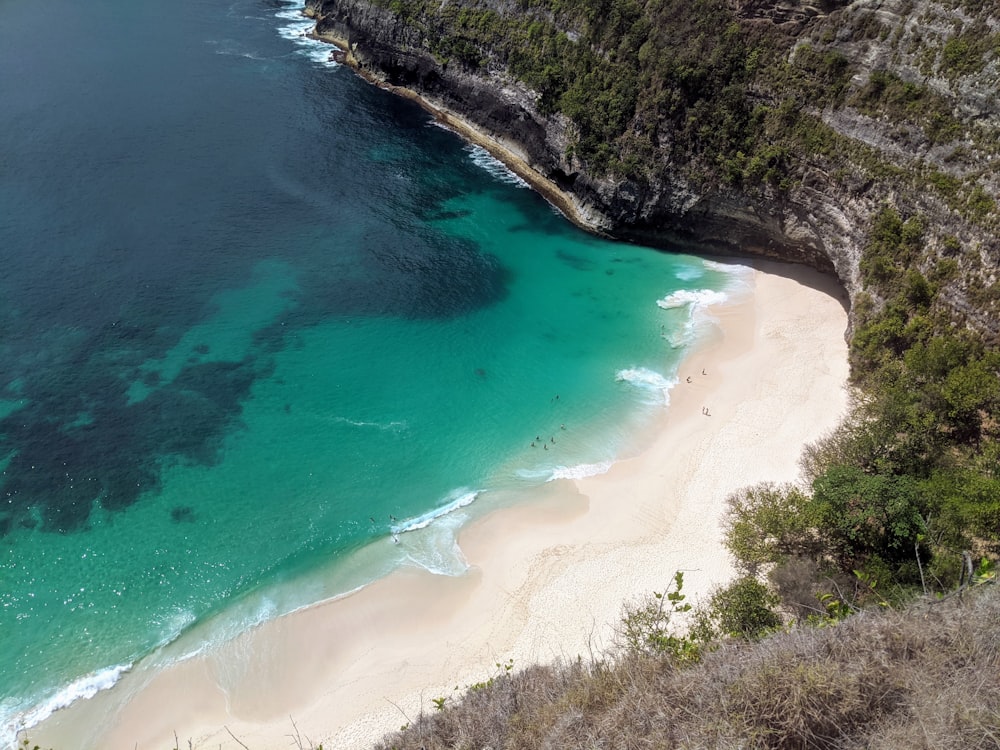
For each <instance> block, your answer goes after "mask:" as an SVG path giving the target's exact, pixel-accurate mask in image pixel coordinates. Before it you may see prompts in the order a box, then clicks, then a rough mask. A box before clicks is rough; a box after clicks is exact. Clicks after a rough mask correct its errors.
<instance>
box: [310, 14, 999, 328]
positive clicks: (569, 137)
mask: <svg viewBox="0 0 1000 750" xmlns="http://www.w3.org/2000/svg"><path fill="white" fill-rule="evenodd" d="M306 12H307V13H308V14H309V15H311V16H312V17H314V18H315V19H316V32H317V34H318V35H319V36H320V37H323V38H326V39H328V40H330V41H334V42H337V43H340V44H342V45H344V46H346V48H347V49H348V59H349V60H350V61H351V62H352V64H353V65H354V66H355V67H356V68H357V69H359V70H360V71H361V72H363V73H364V74H366V75H368V76H370V77H372V78H374V79H377V80H379V81H382V82H384V83H386V84H388V85H392V86H399V87H403V88H405V89H406V90H408V91H412V92H415V93H416V94H418V95H419V96H420V97H422V98H423V99H424V100H425V101H426V102H428V103H429V104H430V105H431V106H432V107H435V108H438V109H440V110H442V111H446V112H450V113H453V114H455V115H458V116H459V117H460V118H462V119H464V120H465V121H466V122H467V123H468V124H470V125H471V126H473V127H474V128H475V129H477V130H478V131H479V133H480V134H481V135H483V136H484V137H485V139H486V140H487V141H488V142H489V144H490V145H492V146H493V148H494V150H501V151H505V152H506V155H507V158H508V159H510V158H511V157H513V158H514V159H517V160H519V161H520V162H522V163H523V165H527V166H528V167H529V168H530V169H531V170H533V171H534V172H535V173H536V174H537V175H538V176H540V177H541V178H543V179H544V180H545V181H548V182H549V184H550V185H551V186H553V187H555V188H557V189H558V190H559V191H561V192H562V193H563V194H564V195H565V196H567V198H568V200H569V201H571V203H572V206H570V207H567V212H568V213H569V214H570V215H571V216H572V217H573V218H575V219H576V220H578V221H580V222H581V223H584V224H586V225H588V226H589V227H590V228H592V229H595V230H598V231H602V232H605V233H607V234H610V235H612V236H615V237H619V238H622V239H627V240H635V241H640V242H644V243H647V244H652V245H670V246H677V244H678V243H679V244H681V245H688V246H690V247H693V248H700V249H702V250H703V251H704V250H705V249H710V250H711V251H712V252H717V253H735V254H741V255H747V254H750V255H762V256H766V257H770V258H776V259H781V260H790V261H796V262H803V263H806V264H809V265H811V266H813V267H816V268H818V269H821V270H824V271H832V272H834V273H836V275H837V276H838V278H839V279H840V281H841V282H842V283H843V284H844V286H845V287H846V289H847V291H848V293H849V294H850V296H851V299H852V301H854V302H857V300H858V295H859V294H861V293H863V292H865V293H867V294H868V295H869V296H870V298H871V300H872V301H873V303H874V304H875V305H876V306H877V305H879V304H881V303H882V302H883V301H884V298H885V296H886V295H885V294H884V293H880V290H879V289H878V285H877V284H871V283H868V282H867V281H866V279H865V278H863V273H862V256H863V254H864V251H865V248H866V246H867V245H868V244H869V240H870V237H871V235H872V231H873V220H874V217H875V216H876V215H877V214H878V213H879V212H880V210H882V209H883V208H885V207H886V206H889V207H891V209H892V210H893V211H895V212H896V213H897V214H898V215H899V216H900V217H901V219H902V220H903V221H906V220H908V219H910V218H913V217H916V220H917V221H919V223H920V227H921V239H920V243H919V244H920V248H919V252H918V253H917V254H916V255H915V256H914V257H913V258H912V259H911V260H912V267H914V268H916V269H918V270H920V272H921V273H922V274H923V275H924V276H926V277H928V278H931V277H933V278H935V279H940V280H941V282H942V285H941V289H940V294H939V299H940V305H941V306H942V307H943V308H947V309H948V310H949V313H950V314H951V316H952V318H953V321H954V323H955V324H958V325H961V326H965V325H968V326H971V327H972V328H975V329H977V330H978V331H979V332H981V333H983V334H985V336H986V338H987V339H993V340H995V339H996V338H997V337H998V336H1000V322H998V321H1000V307H998V305H1000V285H998V278H997V270H998V266H1000V240H998V236H997V234H998V233H997V229H998V227H1000V212H998V209H997V197H998V195H1000V99H998V97H997V95H996V94H997V91H998V90H1000V12H998V9H997V8H996V7H995V6H992V5H991V4H990V3H984V4H980V3H963V2H958V1H957V0H952V1H951V2H948V1H944V0H856V1H855V2H837V1H835V0H827V1H826V2H816V3H806V2H799V1H796V0H786V1H785V2H775V1H774V0H752V1H751V0H731V1H730V2H721V0H720V1H719V2H699V3H678V2H666V1H660V2H648V3H636V2H631V1H629V2H626V1H625V0H622V1H621V2H597V0H594V1H593V2H587V3H581V4H579V5H578V6H576V7H572V8H571V7H569V6H567V5H564V4H561V3H558V2H546V0H520V1H519V2H512V1H511V0H458V1H457V2H455V1H454V0H451V1H447V2H444V3H431V2H424V1H423V0H308V1H307V4H306ZM523 165H522V166H523ZM942 261H944V265H942ZM943 277H947V278H943ZM882 292H884V290H882Z"/></svg>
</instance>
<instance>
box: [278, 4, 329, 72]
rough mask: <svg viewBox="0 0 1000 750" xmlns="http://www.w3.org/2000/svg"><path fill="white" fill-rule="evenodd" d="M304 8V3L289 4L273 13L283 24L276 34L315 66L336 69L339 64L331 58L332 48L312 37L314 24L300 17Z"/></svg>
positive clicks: (310, 20) (302, 16)
mask: <svg viewBox="0 0 1000 750" xmlns="http://www.w3.org/2000/svg"><path fill="white" fill-rule="evenodd" d="M304 8H305V4H304V3H299V2H296V3H290V4H289V5H288V7H286V8H285V9H284V10H279V11H278V12H277V13H275V14H274V15H275V16H276V17H277V18H279V19H281V20H282V21H284V22H285V23H283V24H282V25H281V26H279V27H278V34H280V35H281V37H282V38H283V39H287V40H289V41H290V42H294V43H295V45H296V46H297V47H299V54H302V55H305V56H306V57H308V58H309V59H310V60H312V61H313V62H314V63H316V64H317V65H322V66H323V67H324V68H336V67H337V66H338V65H339V64H340V63H338V62H336V61H335V60H334V59H333V57H332V53H333V52H334V48H333V47H332V46H331V45H329V44H327V43H326V42H324V41H321V40H319V39H316V38H315V37H313V36H312V31H313V29H314V28H315V23H314V22H313V21H312V19H309V18H306V17H305V16H304V15H302V11H303V9H304Z"/></svg>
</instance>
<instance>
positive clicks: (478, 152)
mask: <svg viewBox="0 0 1000 750" xmlns="http://www.w3.org/2000/svg"><path fill="white" fill-rule="evenodd" d="M465 150H466V151H468V152H469V157H470V158H471V159H472V163H473V164H475V165H476V166H477V167H480V168H482V169H485V170H486V171H487V172H489V173H490V174H491V175H492V176H493V177H494V178H496V179H497V180H500V182H506V183H507V184H508V185H516V186H517V187H521V188H527V187H530V185H528V183H527V182H525V181H524V180H523V179H521V177H520V176H518V175H517V174H515V173H514V172H513V171H511V169H510V168H508V167H507V165H506V164H504V163H503V162H502V161H500V160H499V159H497V158H496V157H495V156H493V154H491V153H490V152H489V151H487V150H486V149H485V148H483V147H482V146H477V145H471V144H470V145H468V146H466V147H465Z"/></svg>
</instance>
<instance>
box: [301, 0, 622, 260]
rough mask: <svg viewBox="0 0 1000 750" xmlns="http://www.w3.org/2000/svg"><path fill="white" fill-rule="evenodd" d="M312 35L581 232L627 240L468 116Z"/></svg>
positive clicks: (332, 40) (344, 43) (330, 38)
mask: <svg viewBox="0 0 1000 750" xmlns="http://www.w3.org/2000/svg"><path fill="white" fill-rule="evenodd" d="M304 15H305V17H307V18H313V16H311V15H309V14H304ZM312 36H313V38H315V39H318V40H319V41H321V42H326V43H327V44H329V45H331V46H333V47H334V48H336V50H338V51H339V52H340V55H341V56H342V57H341V59H338V60H337V62H338V63H340V64H341V65H345V66H347V67H348V68H350V69H351V70H352V71H353V72H354V73H355V75H357V76H358V77H360V78H361V79H362V80H364V81H366V82H367V83H369V84H371V85H372V86H377V87H378V88H380V89H382V90H383V91H388V92H389V93H390V94H393V95H395V96H399V97H402V98H403V99H408V100H410V101H412V102H414V103H416V104H418V105H419V106H420V107H422V108H423V109H424V111H426V112H427V113H428V114H429V115H431V116H432V117H433V118H434V120H435V121H436V122H437V123H438V124H440V125H442V126H444V127H445V128H447V129H449V130H451V131H452V132H454V133H455V134H456V135H458V136H459V137H460V138H462V139H463V140H465V141H467V142H469V143H472V144H474V145H476V146H480V147H481V148H484V149H486V151H487V152H488V153H489V154H490V156H492V157H493V158H494V159H496V160H497V161H499V162H500V163H502V164H503V165H504V166H505V167H507V169H509V170H510V171H512V172H513V173H514V174H516V175H517V176H518V177H520V178H521V179H522V180H524V181H525V182H527V183H528V185H529V186H531V189H532V190H534V191H535V192H536V193H538V194H539V195H541V196H542V197H543V198H544V199H545V200H546V201H548V202H549V203H550V204H551V205H552V206H554V207H555V208H556V209H557V210H558V211H559V212H560V213H561V214H562V215H563V216H564V217H566V219H567V220H568V221H570V222H571V223H573V224H574V225H576V226H577V227H579V228H580V229H583V230H585V231H587V232H590V233H592V234H595V235H597V236H599V237H605V238H608V239H615V241H617V242H623V241H624V240H619V239H616V238H614V237H612V236H611V235H610V234H608V233H607V232H606V231H605V230H604V228H603V227H602V226H601V225H600V223H599V222H597V221H594V220H593V219H591V218H588V216H587V214H586V212H585V211H584V209H583V208H582V207H581V206H580V204H579V203H578V202H577V200H576V198H575V197H574V196H573V195H572V194H570V193H568V192H566V191H565V190H563V189H562V188H560V187H559V186H558V185H557V184H556V183H555V182H553V181H552V180H550V179H549V178H548V177H545V176H544V175H543V174H541V173H540V172H538V171H537V170H536V169H534V168H533V167H532V166H531V165H530V164H529V163H528V161H527V159H525V158H524V157H523V156H521V155H519V154H517V153H516V152H515V151H514V150H513V148H511V147H510V146H508V145H506V144H504V143H502V142H501V141H500V140H498V139H496V138H495V137H493V136H492V135H490V134H488V133H486V132H484V131H483V130H482V129H480V128H478V127H477V126H476V125H475V124H473V123H472V122H470V121H469V120H467V119H466V118H465V117H463V116H462V115H460V114H459V113H457V112H455V111H454V110H452V109H449V108H448V107H445V106H444V105H442V104H440V103H439V102H435V101H432V100H431V99H429V98H427V97H426V96H424V95H423V94H419V93H417V92H416V91H414V90H413V89H408V88H406V87H405V86H396V85H394V84H391V83H388V82H386V81H385V80H383V79H381V78H379V77H378V76H376V75H373V74H372V73H370V72H368V71H366V70H364V69H363V68H362V67H361V65H360V63H359V62H358V59H357V58H356V57H355V56H354V52H353V51H352V50H351V44H350V42H349V41H348V40H347V39H345V38H343V37H339V36H336V35H335V34H331V33H329V32H324V33H322V34H313V35H312Z"/></svg>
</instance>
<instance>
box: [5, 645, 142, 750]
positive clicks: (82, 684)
mask: <svg viewBox="0 0 1000 750" xmlns="http://www.w3.org/2000/svg"><path fill="white" fill-rule="evenodd" d="M131 668H132V665H131V664H119V665H118V666H115V667H107V668H106V669H100V670H98V671H96V672H91V673H90V674H88V675H86V676H84V677H81V678H80V679H78V680H75V681H73V682H71V683H70V684H69V685H67V686H66V687H64V688H62V690H60V691H59V692H57V693H56V694H55V695H53V696H52V697H50V698H49V699H48V700H46V701H44V702H43V703H41V704H39V705H37V706H35V707H34V708H31V709H28V710H27V711H23V712H19V713H15V714H14V716H13V717H12V718H11V719H7V718H6V717H5V718H4V723H3V725H2V726H0V747H4V748H6V747H13V746H15V745H16V743H17V734H18V733H19V732H22V731H24V730H25V729H31V727H33V726H35V725H36V724H38V723H40V722H42V721H44V720H45V719H47V718H49V717H50V716H51V715H52V714H54V713H55V712H56V711H58V710H59V709H61V708H66V707H67V706H69V705H71V704H73V703H75V702H76V701H78V700H86V699H88V698H93V697H94V696H95V695H97V694H98V693H99V692H101V691H102V690H108V689H109V688H111V687H113V686H114V684H115V683H116V682H118V680H120V679H121V676H122V675H123V674H125V673H126V672H128V671H129V670H130V669H131Z"/></svg>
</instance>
